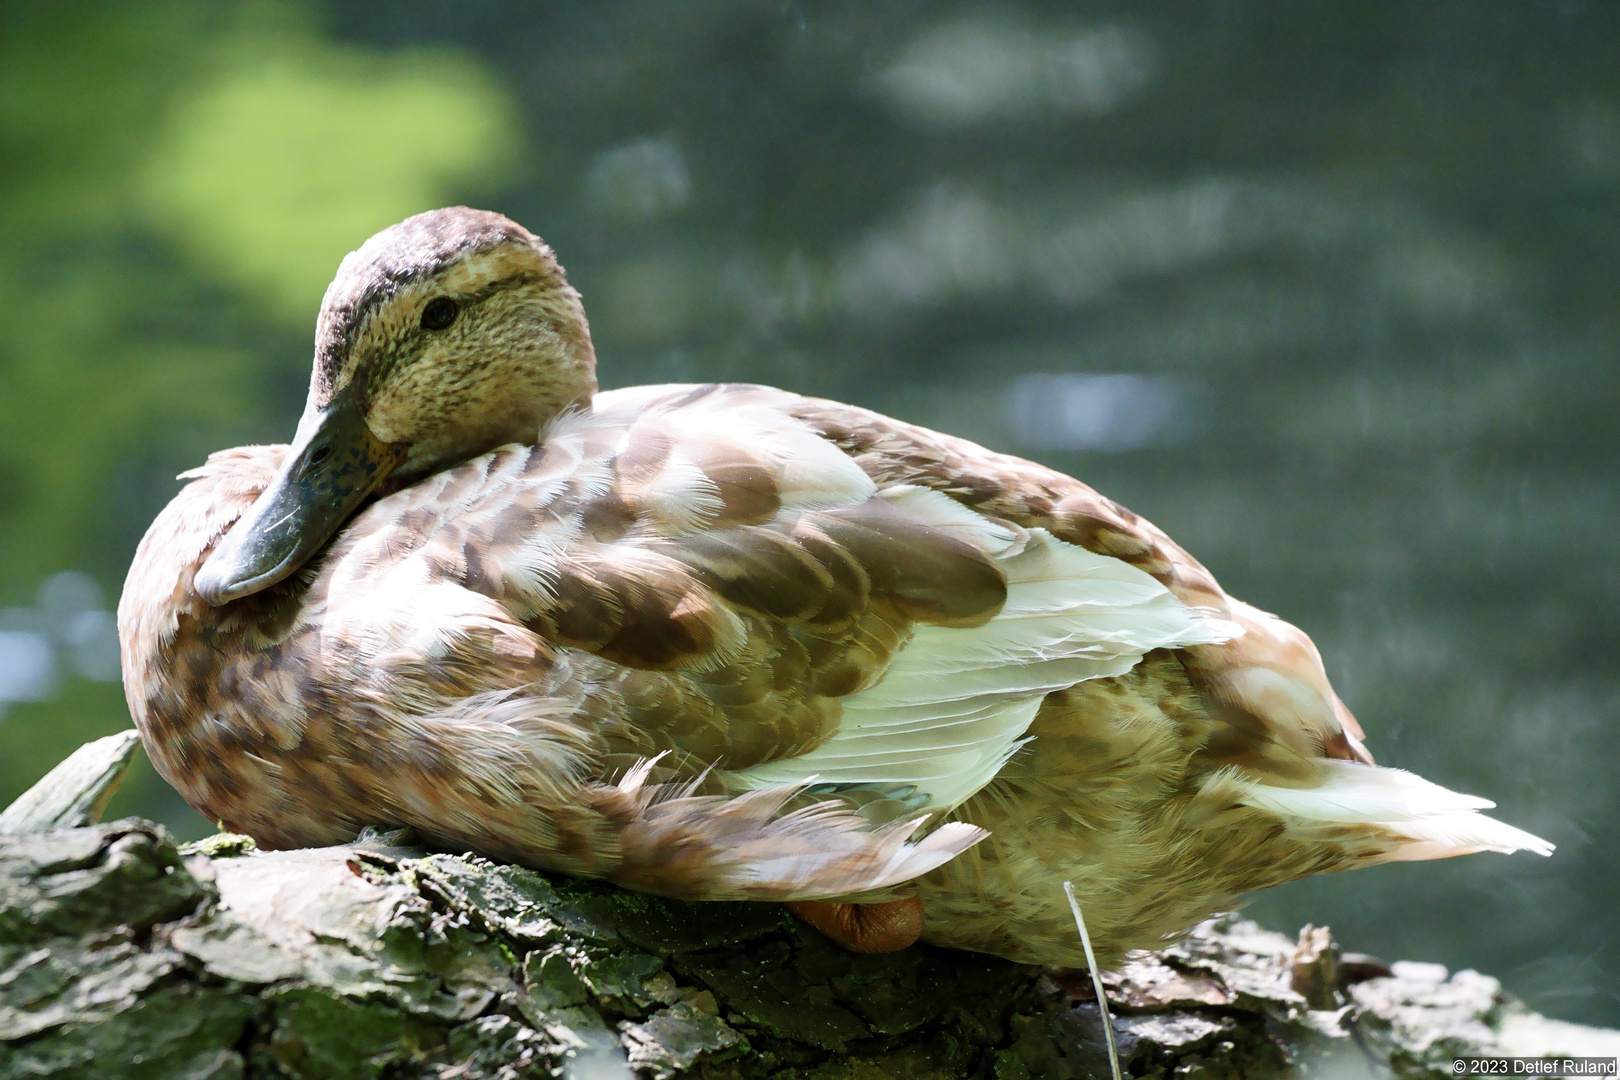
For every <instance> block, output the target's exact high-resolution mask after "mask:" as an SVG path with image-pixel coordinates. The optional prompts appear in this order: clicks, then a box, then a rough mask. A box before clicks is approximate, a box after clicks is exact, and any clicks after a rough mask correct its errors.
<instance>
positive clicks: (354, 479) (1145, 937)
mask: <svg viewBox="0 0 1620 1080" xmlns="http://www.w3.org/2000/svg"><path fill="white" fill-rule="evenodd" d="M595 363H596V361H595V355H594V353H593V351H592V347H591V339H590V333H589V330H588V329H587V327H586V322H585V314H584V311H583V309H582V307H581V304H580V298H579V295H578V294H577V293H576V292H575V291H574V290H573V289H572V288H570V287H569V285H568V284H567V282H566V280H565V279H564V276H563V271H562V268H561V267H560V266H559V265H558V264H557V262H556V260H555V259H554V258H553V256H552V253H551V251H550V249H549V248H547V247H546V246H545V244H543V243H542V242H541V241H540V240H539V238H537V237H535V236H534V235H533V234H531V233H529V232H528V231H527V230H526V229H524V228H523V227H521V226H519V225H517V224H515V223H514V222H512V221H509V220H508V219H506V218H504V217H501V216H499V215H497V214H492V213H485V212H481V211H476V210H469V209H466V208H461V207H457V208H452V209H447V210H438V211H434V212H432V213H427V214H421V215H418V216H417V217H413V218H411V219H409V220H407V221H405V222H402V223H401V224H399V225H396V226H394V227H392V228H390V229H387V230H385V231H383V232H381V233H379V234H378V235H376V236H375V237H373V238H372V239H371V240H369V241H367V242H366V244H365V245H364V246H362V247H361V248H360V250H359V251H356V252H354V253H353V254H351V255H349V256H348V257H347V258H346V259H345V260H344V261H343V264H342V266H341V267H340V268H339V270H338V274H337V279H336V280H335V281H334V282H333V283H332V286H331V288H330V289H329V290H328V291H327V294H326V299H325V302H324V304H323V306H322V309H321V313H320V320H319V323H318V324H317V329H316V342H315V368H314V373H313V376H312V378H311V380H310V389H309V400H308V405H307V408H306V410H305V413H304V417H303V420H302V421H301V422H300V424H299V426H298V431H297V435H296V437H295V438H294V440H293V442H292V445H291V446H262V447H243V448H238V449H234V450H225V451H222V452H220V453H217V454H215V455H213V456H212V457H211V458H210V459H209V460H208V463H207V464H206V465H204V466H202V467H201V468H199V469H197V470H195V471H193V472H191V473H187V474H186V476H187V477H189V478H190V479H191V481H192V482H191V483H190V484H189V485H188V486H187V487H185V488H184V489H183V490H182V491H181V492H180V493H179V495H178V496H176V497H175V499H174V501H173V502H172V503H170V504H169V506H168V507H167V508H166V509H165V510H164V511H163V513H162V514H161V515H159V517H158V519H157V520H156V521H155V522H154V523H153V525H152V527H151V529H150V530H149V531H148V532H147V534H146V537H145V539H144V540H143V541H142V542H141V545H140V549H139V551H138V552H137V553H136V556H135V561H134V564H133V566H132V567H131V568H130V572H129V580H128V582H127V583H126V585H125V588H124V594H123V600H122V603H121V604H120V606H119V612H118V624H119V632H120V636H121V638H122V641H123V660H124V672H125V686H126V690H127V693H128V698H129V705H130V709H131V711H132V712H133V714H134V716H135V720H136V723H137V724H138V725H139V727H140V731H141V734H142V736H143V738H144V739H145V742H146V746H147V749H148V750H149V752H150V754H151V757H152V760H153V762H154V763H155V764H156V765H157V768H158V770H159V772H161V773H162V774H163V776H164V777H165V778H166V779H167V780H168V781H169V782H170V783H171V784H173V785H174V786H175V787H176V788H178V789H179V791H180V792H181V794H182V795H184V796H185V798H186V800H187V801H188V802H190V803H191V804H192V805H193V806H195V807H196V808H197V809H198V810H199V811H200V812H201V813H202V814H204V815H205V816H207V817H208V818H209V820H212V821H219V822H221V823H223V825H224V826H225V827H227V828H229V829H233V830H238V831H241V832H245V833H248V834H249V835H251V836H253V837H254V838H255V839H257V840H258V841H259V843H260V844H262V845H264V846H266V847H278V848H284V847H293V846H299V845H312V844H329V843H335V842H340V841H343V840H347V839H349V838H351V837H353V836H354V835H355V832H356V830H357V829H358V828H360V827H361V826H364V825H368V824H378V825H383V824H386V825H408V826H411V827H414V828H415V829H416V830H418V832H420V833H421V834H423V835H425V836H426V837H428V838H430V839H431V840H432V841H433V842H435V843H438V844H442V845H451V846H454V847H457V848H465V847H471V848H475V849H477V850H479V851H483V852H486V853H488V854H490V855H492V856H495V857H498V858H502V859H509V860H512V861H515V862H519V863H523V864H526V865H529V866H534V867H540V868H544V869H548V870H558V871H564V872H567V873H572V874H581V875H588V876H593V877H602V878H607V879H608V880H611V881H615V882H618V883H620V884H622V885H624V886H627V887H629V888H633V889H641V890H645V891H648V892H654V893H661V894H664V895H667V896H676V897H690V898H697V899H704V898H728V899H735V898H749V899H759V900H773V901H793V902H796V903H795V907H796V909H797V910H799V911H800V913H801V914H803V915H805V917H807V918H809V919H810V920H811V921H812V922H814V923H815V924H816V925H818V926H820V927H821V928H822V929H823V930H825V931H826V932H828V933H829V934H831V935H832V936H833V937H835V938H837V939H838V940H840V941H843V942H844V943H845V944H846V945H849V946H850V947H852V948H859V949H867V950H882V949H891V948H899V947H902V946H904V945H906V944H908V943H909V942H910V941H911V940H913V939H915V938H916V937H917V936H918V933H919V931H920V934H921V937H922V939H923V940H925V941H930V942H935V943H938V944H941V945H950V946H956V947H960V948H966V949H977V950H981V951H984V952H990V953H996V954H999V955H1001V956H1006V957H1010V958H1012V959H1015V960H1022V961H1033V962H1040V963H1064V964H1073V965H1078V964H1081V963H1083V960H1082V955H1081V949H1080V942H1079V939H1078V937H1077V936H1076V933H1075V928H1074V924H1073V923H1072V921H1071V916H1070V913H1069V909H1068V905H1067V900H1066V898H1065V896H1064V891H1063V882H1065V881H1072V882H1073V884H1074V888H1075V890H1076V893H1077V894H1078V896H1079V899H1080V903H1081V906H1082V907H1083V908H1084V910H1085V913H1086V920H1087V922H1088V924H1089V926H1090V929H1091V933H1092V937H1093V939H1094V940H1095V942H1096V944H1097V951H1098V955H1099V959H1100V961H1101V962H1102V963H1103V965H1104V966H1108V965H1112V964H1114V963H1117V962H1118V960H1119V959H1120V958H1121V957H1122V956H1123V954H1124V953H1125V951H1126V950H1128V949H1133V948H1146V947H1152V946H1156V945H1159V944H1161V943H1163V942H1164V941H1166V940H1167V939H1170V938H1173V937H1174V936H1175V935H1177V934H1179V933H1181V932H1183V931H1185V930H1186V929H1187V928H1188V927H1190V926H1191V925H1193V924H1194V923H1196V922H1197V921H1198V920H1200V919H1202V918H1204V917H1206V916H1208V915H1209V914H1211V913H1212V912H1215V911H1217V910H1220V909H1221V908H1223V907H1224V906H1226V905H1228V904H1230V903H1231V902H1232V901H1233V900H1234V898H1236V897H1237V896H1238V895H1239V894H1241V893H1244V892H1248V891H1250V890H1254V889H1261V888H1265V887H1267V886H1270V885H1276V884H1278V883H1280V882H1284V881H1288V880H1291V879H1294V878H1298V877H1302V876H1305V875H1309V874H1319V873H1325V872H1327V871H1333V870H1343V869H1347V868H1351V867H1358V866H1369V865H1372V864H1375V863H1381V862H1388V861H1391V860H1402V859H1430V858H1439V857H1443V856H1447V855H1455V854H1460V853H1463V852H1471V851H1480V850H1495V851H1514V850H1518V849H1529V850H1532V851H1538V852H1541V853H1543V854H1545V853H1547V852H1549V851H1550V850H1551V845H1549V844H1547V843H1545V842H1544V841H1542V840H1540V839H1538V838H1536V837H1534V836H1531V835H1529V834H1528V833H1525V832H1522V831H1520V830H1518V829H1515V828H1512V827H1510V826H1508V825H1505V824H1502V823H1500V822H1497V821H1494V820H1492V819H1490V818H1487V817H1484V816H1482V815H1480V814H1479V813H1478V810H1479V809H1480V808H1483V807H1488V806H1490V805H1491V804H1490V803H1488V802H1486V801H1485V800H1483V799H1477V798H1472V797H1470V796H1466V795H1459V794H1456V793H1454V792H1451V791H1447V790H1446V789H1444V788H1441V787H1438V786H1436V785H1434V784H1431V783H1429V782H1428V781H1425V780H1423V779H1421V778H1419V777H1417V776H1414V775H1413V774H1411V773H1407V772H1402V771H1399V770H1395V769H1386V768H1379V767H1377V766H1375V765H1374V764H1373V763H1372V758H1371V757H1370V756H1369V755H1368V753H1367V751H1366V750H1365V749H1364V747H1363V745H1362V741H1361V739H1362V732H1361V729H1360V728H1359V726H1358V725H1357V724H1356V721H1355V719H1354V718H1353V717H1352V716H1351V715H1350V713H1349V711H1348V710H1346V709H1345V707H1344V705H1343V704H1342V703H1341V702H1340V701H1339V699H1338V698H1337V697H1336V696H1334V693H1333V690H1332V688H1331V687H1330V686H1329V685H1328V681H1327V678H1326V676H1325V674H1324V673H1323V669H1322V664H1321V660H1320V658H1319V657H1318V655H1317V652H1316V649H1315V648H1314V646H1313V645H1312V644H1311V642H1310V640H1309V639H1308V638H1307V637H1306V636H1305V635H1304V634H1303V633H1301V632H1300V631H1299V630H1297V629H1295V628H1294V627H1292V626H1290V625H1288V624H1287V623H1284V622H1281V621H1280V620H1278V619H1276V618H1275V617H1273V616H1271V615H1268V614H1265V613H1264V612H1261V611H1258V610H1256V609H1254V608H1252V607H1249V606H1248V605H1246V604H1243V603H1242V602H1240V601H1237V600H1234V599H1232V598H1231V597H1229V596H1227V595H1226V593H1225V592H1223V591H1222V590H1221V587H1220V586H1219V585H1218V584H1216V582H1215V579H1214V578H1213V577H1211V576H1210V574H1209V572H1208V571H1206V570H1205V569H1204V568H1203V567H1202V566H1200V565H1199V563H1198V562H1197V561H1196V560H1195V559H1193V558H1192V557H1191V556H1190V555H1188V554H1187V553H1186V552H1184V551H1183V550H1182V549H1181V548H1180V547H1178V546H1176V544H1175V543H1174V542H1173V541H1171V540H1170V538H1169V537H1167V536H1166V535H1165V534H1164V533H1162V532H1160V531H1159V530H1158V529H1156V528H1154V527H1153V526H1152V525H1150V524H1149V523H1148V522H1146V521H1144V520H1143V519H1141V518H1139V517H1137V516H1136V515H1135V514H1132V513H1131V512H1130V511H1128V510H1126V509H1125V508H1123V507H1121V506H1119V505H1118V504H1116V503H1114V502H1111V501H1110V500H1108V499H1106V498H1103V497H1102V496H1100V495H1098V494H1097V493H1096V492H1094V491H1093V490H1091V489H1090V488H1089V487H1087V486H1085V485H1084V484H1082V483H1080V482H1078V481H1076V480H1072V479H1070V478H1069V477H1067V476H1064V475H1063V474H1061V473H1057V472H1053V471H1052V470H1050V469H1047V468H1044V467H1042V466H1040V465H1036V464H1034V463H1032V462H1028V461H1023V460H1020V459H1018V458H1014V457H1008V456H1006V455H1002V454H997V453H993V452H991V451H989V450H986V449H984V448H982V447H979V446H976V445H974V444H972V443H970V442H966V441H964V440H962V439H956V438H952V437H951V436H948V435H942V434H939V433H937V432H934V431H929V430H927V429H924V428H919V427H914V426H912V425H910V424H904V423H901V422H899V421H896V420H891V419H889V418H887V417H884V416H881V415H878V414H876V413H872V412H868V411H866V410H864V409H859V408H855V407H853V406H849V405H841V404H837V403H835V402H830V401H822V400H817V399H813V398H806V397H800V396H798V395H796V394H791V393H787V392H785V391H781V390H773V389H769V388H766V387H761V386H745V385H708V386H650V387H637V388H634V389H628V390H618V391H613V392H608V393H598V392H597V387H596V375H595Z"/></svg>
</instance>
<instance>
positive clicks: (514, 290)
mask: <svg viewBox="0 0 1620 1080" xmlns="http://www.w3.org/2000/svg"><path fill="white" fill-rule="evenodd" d="M595 392H596V358H595V354H594V353H593V351H592V349H591V338H590V331H589V330H588V329H587V327H586V322H585V312H584V309H583V307H582V306H581V305H580V300H579V294H578V293H577V292H575V291H574V290H573V289H572V288H571V287H570V286H569V285H568V282H567V280H566V279H565V278H564V276H563V271H562V267H561V266H559V265H558V264H557V260H556V259H555V258H554V257H553V256H552V254H551V249H550V248H548V247H546V245H545V244H544V243H542V242H541V240H540V238H539V237H537V236H535V235H534V234H533V233H531V232H529V231H528V230H527V229H525V228H523V226H521V225H519V224H517V223H516V222H514V221H511V220H509V219H507V218H504V217H502V216H501V215H499V214H492V213H488V212H486V211H482V210H470V209H468V208H466V207H460V206H458V207H451V208H449V209H445V210H434V211H430V212H429V213H426V214H418V215H417V216H415V217H413V218H408V219H406V220H405V221H402V222H400V223H399V224H398V225H395V226H393V227H392V228H388V229H384V230H383V231H382V232H380V233H378V234H377V235H376V236H373V237H372V238H371V239H370V240H367V241H366V242H365V244H363V245H362V246H361V247H360V250H358V251H355V252H352V253H350V254H349V256H348V257H347V258H345V259H344V260H343V263H342V265H341V266H340V267H339V268H338V273H337V277H336V279H334V280H333V282H332V285H331V287H330V288H328V289H327V290H326V299H325V300H324V301H323V303H322V304H321V314H320V321H319V322H318V323H317V325H316V330H315V370H314V373H313V374H312V375H311V377H310V383H309V399H308V402H307V403H306V405H305V408H304V416H303V419H302V420H300V421H299V424H298V432H297V435H296V436H295V437H294V439H293V442H292V448H291V451H290V452H289V453H288V455H287V459H286V463H285V464H284V465H283V466H282V468H281V471H280V472H279V473H277V474H276V476H275V478H274V479H273V480H272V481H271V482H270V485H269V486H268V487H267V488H265V490H264V493H263V494H262V495H260V496H259V498H258V500H257V501H255V502H254V503H253V505H252V506H251V507H249V508H248V510H247V512H246V513H245V514H243V515H242V517H241V519H240V520H239V521H238V522H237V523H236V525H235V526H233V527H232V529H231V530H230V532H228V533H227V534H226V535H225V537H224V538H223V539H222V540H221V541H220V542H219V544H218V545H217V546H216V547H215V548H214V551H213V553H212V554H211V555H209V557H208V559H207V561H206V562H204V563H203V565H202V566H201V568H199V569H198V571H197V574H196V579H195V586H196V589H197V592H198V593H199V595H201V596H202V597H203V598H204V599H205V600H207V601H208V602H209V603H212V604H223V603H225V602H227V601H230V600H235V599H237V598H238V597H242V596H247V595H248V594H250V593H254V592H258V591H259V590H260V589H264V588H268V587H269V586H271V585H274V584H275V583H277V582H278V581H281V580H282V579H284V578H286V577H287V576H288V575H290V574H292V573H293V572H295V571H296V570H297V569H298V568H299V567H300V566H302V565H303V564H304V562H305V561H306V560H308V559H309V557H310V556H311V555H313V554H314V553H315V552H316V551H318V550H319V549H320V547H321V545H322V544H324V543H325V542H326V541H327V540H328V539H329V538H330V537H331V536H332V534H333V533H335V532H336V531H337V530H338V529H339V528H340V527H341V526H342V525H343V523H344V522H345V521H347V520H348V518H349V516H350V515H351V514H353V513H354V511H355V509H356V508H357V507H359V505H360V504H361V502H363V501H364V500H365V498H366V496H368V495H369V494H371V493H372V492H373V491H375V490H377V488H378V486H379V485H381V484H382V483H383V482H384V481H385V480H388V479H389V478H393V482H395V483H397V482H399V481H405V482H409V481H410V480H413V479H416V478H419V477H422V476H425V475H427V474H428V473H431V472H434V471H437V470H438V469H442V468H445V467H446V466H449V465H453V464H455V463H457V462H460V461H465V460H467V459H468V458H471V457H476V456H477V455H479V454H482V453H484V452H486V451H488V450H492V449H494V448H495V447H497V446H501V445H503V444H505V443H509V442H533V441H535V439H536V438H537V437H538V435H539V432H540V427H541V425H542V424H544V423H545V422H546V421H547V420H548V419H550V418H551V417H554V416H556V415H557V414H558V413H560V412H561V411H562V410H564V409H566V408H568V407H569V406H571V405H575V404H580V405H583V404H587V403H588V402H589V401H590V399H591V396H592V395H593V394H594V393H595Z"/></svg>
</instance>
